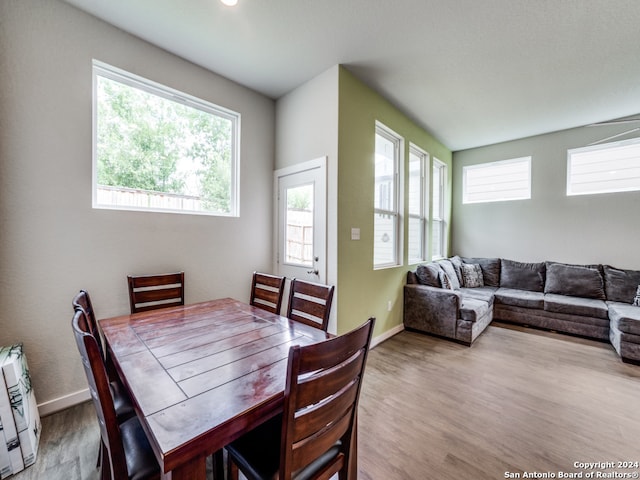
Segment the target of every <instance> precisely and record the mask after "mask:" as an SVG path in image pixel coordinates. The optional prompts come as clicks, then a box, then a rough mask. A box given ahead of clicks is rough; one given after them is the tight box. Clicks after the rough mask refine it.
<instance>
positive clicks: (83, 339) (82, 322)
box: [72, 309, 160, 480]
mask: <svg viewBox="0 0 640 480" xmlns="http://www.w3.org/2000/svg"><path fill="white" fill-rule="evenodd" d="M72 328H73V333H74V335H75V339H76V344H77V346H78V351H79V352H80V357H81V358H82V365H83V366H84V371H85V374H86V376H87V381H88V383H89V391H90V393H91V399H92V400H93V405H94V407H95V410H96V415H97V416H98V424H99V426H100V439H101V445H102V447H101V448H102V462H101V464H100V478H101V479H102V480H108V479H111V480H123V479H136V480H147V479H159V478H160V467H159V465H158V462H157V461H156V457H155V455H154V453H153V450H152V449H151V445H150V444H149V440H148V439H147V437H146V435H145V433H144V430H143V429H142V426H141V425H140V422H139V420H138V417H136V416H133V417H131V418H129V419H128V420H126V421H124V422H122V423H118V420H117V417H116V411H115V407H114V405H113V398H112V397H111V392H110V390H109V379H108V377H107V371H106V368H105V365H104V362H103V360H102V357H101V353H100V347H99V346H98V341H97V339H96V338H95V337H94V336H93V335H92V334H91V332H90V327H89V320H88V318H87V315H86V314H85V312H84V311H83V310H82V309H77V310H76V311H75V313H74V315H73V320H72Z"/></svg>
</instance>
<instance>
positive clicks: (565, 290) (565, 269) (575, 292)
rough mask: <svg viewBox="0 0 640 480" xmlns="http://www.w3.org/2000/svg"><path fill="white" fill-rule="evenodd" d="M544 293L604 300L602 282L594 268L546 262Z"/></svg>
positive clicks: (598, 272)
mask: <svg viewBox="0 0 640 480" xmlns="http://www.w3.org/2000/svg"><path fill="white" fill-rule="evenodd" d="M546 268H547V271H546V277H547V279H546V282H545V285H544V293H557V294H559V295H568V296H571V297H584V298H595V299H599V300H604V299H605V298H606V297H605V295H604V282H603V280H602V275H600V271H599V270H598V269H597V268H594V267H587V266H578V265H567V264H564V263H554V262H547V266H546Z"/></svg>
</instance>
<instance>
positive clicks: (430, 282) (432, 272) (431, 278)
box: [416, 262, 442, 287]
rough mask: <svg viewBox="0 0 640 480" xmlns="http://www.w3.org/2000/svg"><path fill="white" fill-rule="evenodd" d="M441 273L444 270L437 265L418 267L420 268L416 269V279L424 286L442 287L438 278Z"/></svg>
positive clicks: (430, 264)
mask: <svg viewBox="0 0 640 480" xmlns="http://www.w3.org/2000/svg"><path fill="white" fill-rule="evenodd" d="M441 271H442V269H441V268H440V265H438V264H437V263H433V262H431V263H427V264H425V265H418V268H416V277H418V281H419V282H420V283H421V284H422V285H427V286H429V287H441V286H442V285H441V284H440V278H439V277H438V275H439V274H440V272H441Z"/></svg>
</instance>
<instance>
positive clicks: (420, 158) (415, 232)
mask: <svg viewBox="0 0 640 480" xmlns="http://www.w3.org/2000/svg"><path fill="white" fill-rule="evenodd" d="M428 165H429V154H428V153H426V152H424V151H423V150H420V149H419V148H418V147H416V146H415V145H410V147H409V228H408V230H409V239H408V245H409V252H408V254H409V263H420V262H422V261H424V260H425V259H426V256H427V253H426V252H427V230H428V227H427V225H428V224H429V218H428V212H429V207H428V201H427V192H428V191H429V189H428V185H429V170H428V168H427V167H428Z"/></svg>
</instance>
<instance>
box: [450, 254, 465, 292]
mask: <svg viewBox="0 0 640 480" xmlns="http://www.w3.org/2000/svg"><path fill="white" fill-rule="evenodd" d="M449 261H450V262H451V265H453V269H454V270H455V271H456V277H458V283H459V284H460V285H462V269H461V266H462V259H461V258H460V257H459V256H458V255H455V256H453V257H451V258H450V259H449Z"/></svg>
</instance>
